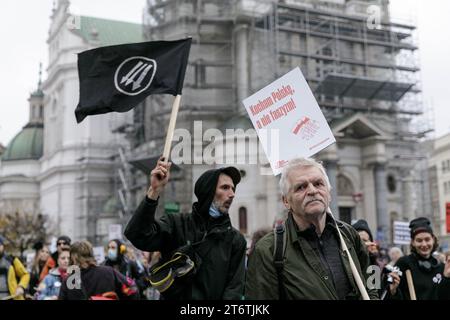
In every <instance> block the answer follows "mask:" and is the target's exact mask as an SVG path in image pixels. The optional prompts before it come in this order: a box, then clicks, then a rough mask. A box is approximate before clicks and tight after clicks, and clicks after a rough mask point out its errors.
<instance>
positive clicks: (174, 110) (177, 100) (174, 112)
mask: <svg viewBox="0 0 450 320" xmlns="http://www.w3.org/2000/svg"><path fill="white" fill-rule="evenodd" d="M180 100H181V95H177V96H176V97H175V100H174V101H173V105H172V113H171V114H170V121H169V128H168V129H167V135H166V143H165V145H164V152H163V157H164V162H166V163H167V162H169V154H170V147H171V145H172V140H173V133H174V131H175V124H176V123H177V116H178V109H179V108H180Z"/></svg>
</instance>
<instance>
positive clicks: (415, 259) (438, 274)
mask: <svg viewBox="0 0 450 320" xmlns="http://www.w3.org/2000/svg"><path fill="white" fill-rule="evenodd" d="M420 261H421V262H424V261H428V262H430V264H431V267H430V269H429V270H427V269H425V268H423V267H421V266H420ZM396 266H398V267H399V268H400V270H401V271H402V272H403V274H402V277H401V279H400V285H399V287H398V289H397V293H396V295H395V296H393V297H391V298H393V299H395V300H396V299H402V300H410V299H411V298H410V295H409V289H408V283H407V280H406V270H408V269H409V270H411V275H412V279H413V284H414V289H415V293H416V297H417V300H440V299H446V297H445V296H443V293H444V292H445V291H447V292H448V290H449V289H448V287H449V286H448V282H449V281H450V279H447V278H445V277H444V264H443V263H441V262H439V261H438V260H436V259H435V258H433V257H430V258H429V259H424V258H422V257H420V256H419V255H418V254H416V253H412V254H410V255H408V256H405V257H401V258H400V259H398V261H397V263H396ZM439 291H441V293H439ZM449 296H450V295H449ZM449 296H447V299H448V298H449Z"/></svg>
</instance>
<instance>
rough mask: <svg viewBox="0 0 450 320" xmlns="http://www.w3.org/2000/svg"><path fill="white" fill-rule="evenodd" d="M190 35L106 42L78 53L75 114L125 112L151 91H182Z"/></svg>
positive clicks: (81, 118)
mask: <svg viewBox="0 0 450 320" xmlns="http://www.w3.org/2000/svg"><path fill="white" fill-rule="evenodd" d="M191 40H192V39H191V38H187V39H183V40H177V41H153V42H141V43H130V44H124V45H116V46H107V47H101V48H97V49H92V50H88V51H84V52H81V53H79V54H78V75H79V78H80V101H79V103H78V106H77V108H76V110H75V117H76V119H77V122H78V123H80V122H81V121H83V119H84V118H86V116H88V115H94V114H102V113H108V112H112V111H116V112H125V111H128V110H131V109H132V108H134V107H135V106H136V105H137V104H138V103H139V102H141V101H143V100H144V99H145V97H147V96H148V95H150V94H157V93H169V94H172V95H174V96H175V95H178V94H181V90H182V88H183V81H184V74H185V72H186V66H187V62H188V57H189V50H190V47H191Z"/></svg>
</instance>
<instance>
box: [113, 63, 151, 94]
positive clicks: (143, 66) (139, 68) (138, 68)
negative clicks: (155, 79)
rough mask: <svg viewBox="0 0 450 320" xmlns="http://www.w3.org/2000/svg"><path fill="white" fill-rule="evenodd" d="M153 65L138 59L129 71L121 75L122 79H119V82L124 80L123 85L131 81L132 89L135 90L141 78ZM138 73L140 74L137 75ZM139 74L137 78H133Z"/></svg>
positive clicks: (142, 78) (121, 82)
mask: <svg viewBox="0 0 450 320" xmlns="http://www.w3.org/2000/svg"><path fill="white" fill-rule="evenodd" d="M152 67H153V65H152V64H150V63H143V62H142V61H139V62H138V63H137V64H136V65H135V66H134V67H133V69H131V71H130V72H128V74H127V75H126V76H123V77H122V80H120V84H123V83H124V82H125V86H128V85H129V84H130V83H133V89H132V90H136V89H138V88H140V87H141V83H142V80H144V78H145V76H146V75H147V73H148V72H149V71H150V69H151V68H152ZM139 73H140V75H139ZM138 75H139V78H138V79H137V80H135V78H136V77H137V76H138Z"/></svg>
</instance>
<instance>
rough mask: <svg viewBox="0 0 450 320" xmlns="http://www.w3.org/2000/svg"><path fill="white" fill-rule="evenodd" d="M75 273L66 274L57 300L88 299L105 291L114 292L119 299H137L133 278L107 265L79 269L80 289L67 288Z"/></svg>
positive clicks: (137, 293) (72, 282)
mask: <svg viewBox="0 0 450 320" xmlns="http://www.w3.org/2000/svg"><path fill="white" fill-rule="evenodd" d="M75 276H76V274H75V273H74V274H71V275H68V277H67V278H66V279H65V281H63V283H62V286H61V290H60V292H59V300H88V299H90V298H91V297H92V296H98V295H101V294H104V293H107V292H115V293H116V294H117V296H118V298H119V299H120V300H122V299H126V300H129V299H131V300H136V299H139V292H138V290H137V287H136V285H135V283H134V281H133V280H131V279H129V278H128V279H127V278H126V277H125V276H123V275H122V274H120V273H119V272H117V271H116V270H114V269H113V268H111V267H107V266H91V267H89V268H87V269H81V289H76V288H75V289H69V285H70V284H72V285H73V284H74V283H75V281H74V280H75V279H74V278H73V277H75Z"/></svg>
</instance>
